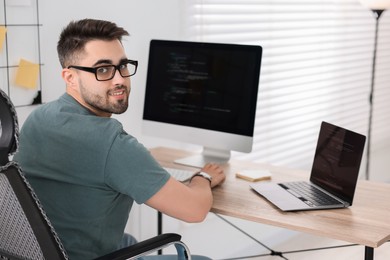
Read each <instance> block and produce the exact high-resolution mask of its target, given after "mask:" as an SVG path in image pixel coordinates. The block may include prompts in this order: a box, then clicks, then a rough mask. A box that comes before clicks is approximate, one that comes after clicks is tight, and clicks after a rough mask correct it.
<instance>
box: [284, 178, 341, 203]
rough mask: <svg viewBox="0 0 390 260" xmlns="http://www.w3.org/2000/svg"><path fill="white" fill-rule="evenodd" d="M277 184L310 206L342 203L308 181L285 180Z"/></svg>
mask: <svg viewBox="0 0 390 260" xmlns="http://www.w3.org/2000/svg"><path fill="white" fill-rule="evenodd" d="M279 185H280V186H282V187H283V188H285V189H286V190H287V191H288V192H290V193H291V194H293V195H294V196H295V197H297V198H299V199H300V200H302V201H303V202H305V203H306V204H307V205H309V206H311V207H313V206H328V205H337V204H342V202H340V201H338V200H336V199H334V198H332V197H331V196H329V195H328V194H326V193H324V192H322V191H321V190H319V189H317V188H316V187H315V186H313V185H311V184H310V183H308V182H287V183H283V184H279Z"/></svg>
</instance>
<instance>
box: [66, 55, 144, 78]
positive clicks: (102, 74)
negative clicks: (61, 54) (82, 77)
mask: <svg viewBox="0 0 390 260" xmlns="http://www.w3.org/2000/svg"><path fill="white" fill-rule="evenodd" d="M137 67H138V61H136V60H126V61H125V62H121V63H120V64H119V65H103V66H98V67H82V66H73V65H71V66H68V69H72V68H73V69H77V70H82V71H87V72H91V73H94V74H95V77H96V80H98V81H106V80H110V79H112V78H114V76H115V72H116V71H117V70H118V71H119V74H120V75H121V76H122V77H124V78H127V77H130V76H133V75H134V74H135V73H136V72H137Z"/></svg>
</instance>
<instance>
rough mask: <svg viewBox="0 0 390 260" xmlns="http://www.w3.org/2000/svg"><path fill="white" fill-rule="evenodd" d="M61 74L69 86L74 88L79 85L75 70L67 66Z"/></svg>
mask: <svg viewBox="0 0 390 260" xmlns="http://www.w3.org/2000/svg"><path fill="white" fill-rule="evenodd" d="M61 76H62V79H63V80H64V81H65V83H66V86H67V87H71V88H74V87H76V86H77V75H76V72H75V71H73V70H70V69H67V68H65V69H62V73H61Z"/></svg>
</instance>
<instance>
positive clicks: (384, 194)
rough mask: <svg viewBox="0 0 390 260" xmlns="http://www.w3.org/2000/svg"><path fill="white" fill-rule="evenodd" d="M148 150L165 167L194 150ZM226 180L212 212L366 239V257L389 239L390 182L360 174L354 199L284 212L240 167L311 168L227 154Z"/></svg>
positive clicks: (281, 174)
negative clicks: (333, 205) (254, 187)
mask: <svg viewBox="0 0 390 260" xmlns="http://www.w3.org/2000/svg"><path fill="white" fill-rule="evenodd" d="M151 153H152V155H153V156H154V157H155V158H156V159H157V160H158V161H159V162H160V163H161V165H163V166H167V167H178V168H180V167H182V168H188V167H184V166H180V165H177V164H174V163H173V161H174V160H176V159H178V158H182V157H186V156H189V155H192V153H189V152H185V151H181V150H176V149H170V148H162V147H158V148H153V149H151ZM224 167H225V171H226V175H227V178H226V181H225V182H224V184H223V185H221V186H219V187H216V188H214V189H213V194H214V203H213V206H212V209H211V211H212V212H214V213H218V214H222V215H226V216H231V217H236V218H240V219H245V220H250V221H254V222H259V223H263V224H269V225H273V226H277V227H282V228H287V229H291V230H295V231H300V232H305V233H310V234H313V235H317V236H324V237H327V238H332V239H337V240H342V241H346V242H350V243H355V244H360V245H364V246H365V247H366V258H365V259H373V248H376V247H379V246H380V245H382V244H383V243H385V242H386V241H389V240H390V184H387V183H375V182H370V181H364V180H359V182H358V185H357V188H356V192H355V198H354V201H353V205H352V206H351V207H349V208H346V209H335V210H314V211H299V212H282V211H280V210H278V209H277V208H276V207H274V206H273V205H272V204H271V203H269V202H268V201H267V200H265V199H263V198H262V197H260V196H259V195H258V194H257V193H255V192H254V191H252V190H251V189H250V188H249V182H247V181H245V180H241V179H238V178H236V177H235V173H236V172H237V171H238V170H243V169H268V170H270V171H271V172H272V181H276V182H279V181H289V180H299V179H306V180H307V179H308V178H309V173H308V172H305V171H300V170H292V169H288V168H283V167H275V166H272V165H266V164H257V163H250V162H241V161H234V160H231V161H230V162H229V163H228V164H226V165H225V166H224Z"/></svg>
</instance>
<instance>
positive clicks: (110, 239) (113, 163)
mask: <svg viewBox="0 0 390 260" xmlns="http://www.w3.org/2000/svg"><path fill="white" fill-rule="evenodd" d="M14 160H15V161H17V162H18V163H19V164H20V166H21V167H22V170H23V171H24V172H25V174H26V177H27V178H28V180H29V181H30V182H31V185H32V187H33V188H34V190H35V192H36V193H37V195H38V197H39V199H40V201H41V202H42V204H43V207H44V209H45V211H46V213H47V215H48V217H49V219H50V220H51V222H52V224H53V226H54V228H55V229H56V231H57V233H58V234H59V236H60V238H61V240H62V242H63V244H64V246H65V249H66V251H67V253H68V254H69V256H70V259H72V260H73V259H83V260H85V259H91V258H95V257H97V256H100V255H103V254H106V253H109V252H112V251H114V250H116V249H117V247H118V245H119V244H120V241H121V239H122V236H123V232H124V228H125V225H126V222H127V219H128V215H129V211H130V209H131V206H132V204H133V201H136V202H137V203H139V204H141V203H144V202H145V201H147V200H148V199H149V198H151V197H152V196H153V195H154V194H155V193H156V192H157V191H159V190H160V188H161V187H162V186H163V185H164V184H165V183H166V182H167V181H168V179H169V175H168V173H167V172H166V171H165V170H164V169H162V168H161V167H160V166H159V164H158V163H157V162H156V161H155V160H154V158H153V157H152V156H151V155H150V153H149V151H148V150H147V149H146V148H145V147H144V146H143V145H141V144H140V143H139V142H138V141H137V140H136V139H135V138H134V137H132V136H130V135H129V134H127V133H126V132H125V131H124V130H123V127H122V125H121V123H119V122H118V121H117V120H115V119H112V118H103V117H98V116H95V115H94V114H92V113H91V112H90V111H89V110H87V109H85V108H84V107H83V106H81V105H80V104H79V103H78V102H77V101H76V100H74V99H73V98H72V97H71V96H69V95H68V94H64V95H63V96H62V97H60V98H59V99H58V100H56V101H53V102H50V103H48V104H45V105H42V106H40V107H39V108H37V109H36V110H34V111H33V112H32V113H31V115H30V116H29V117H28V119H27V120H26V122H25V123H24V125H23V128H22V131H21V133H20V147H19V151H18V153H17V154H16V155H15V157H14Z"/></svg>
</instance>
